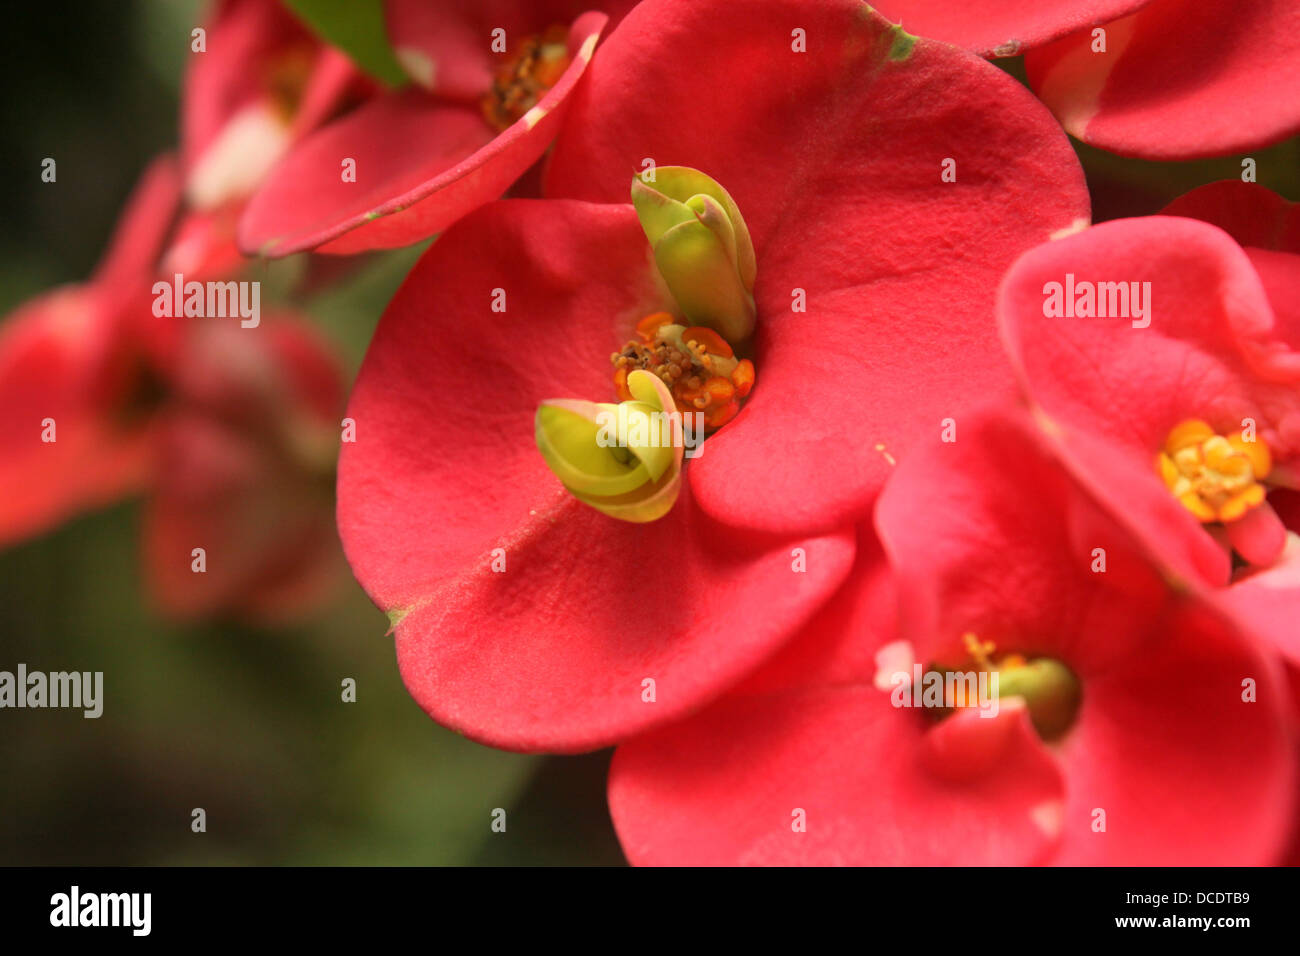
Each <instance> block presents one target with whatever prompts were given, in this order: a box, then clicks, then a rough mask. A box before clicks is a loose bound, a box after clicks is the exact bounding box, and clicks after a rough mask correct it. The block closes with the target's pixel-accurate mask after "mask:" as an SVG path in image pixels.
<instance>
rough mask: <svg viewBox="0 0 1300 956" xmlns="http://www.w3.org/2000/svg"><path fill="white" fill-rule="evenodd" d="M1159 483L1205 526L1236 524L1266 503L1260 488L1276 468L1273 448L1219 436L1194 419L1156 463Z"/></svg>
mask: <svg viewBox="0 0 1300 956" xmlns="http://www.w3.org/2000/svg"><path fill="white" fill-rule="evenodd" d="M1157 466H1158V467H1159V469H1160V477H1162V478H1163V479H1164V481H1165V485H1166V486H1167V487H1168V488H1169V490H1170V491H1171V492H1172V493H1173V495H1174V497H1175V498H1177V499H1178V500H1179V501H1181V502H1182V503H1183V505H1184V507H1186V508H1187V510H1188V511H1190V512H1191V513H1192V514H1194V515H1196V517H1197V518H1198V519H1199V520H1200V521H1201V522H1202V523H1204V524H1210V523H1212V522H1216V521H1219V522H1229V521H1236V520H1237V519H1238V518H1240V517H1242V516H1243V515H1245V514H1246V512H1248V511H1249V510H1251V509H1252V508H1255V507H1258V506H1259V505H1261V504H1263V503H1264V497H1265V494H1266V492H1267V489H1266V488H1265V487H1264V485H1263V484H1262V483H1261V482H1262V480H1263V479H1264V478H1266V477H1267V476H1268V473H1269V471H1271V470H1272V467H1273V456H1272V454H1271V453H1270V452H1269V449H1268V444H1267V443H1266V442H1264V441H1263V440H1262V439H1259V438H1256V437H1255V436H1254V435H1251V436H1250V437H1249V438H1247V437H1246V436H1245V435H1243V434H1240V433H1232V434H1228V435H1220V434H1218V433H1217V432H1215V430H1214V429H1213V428H1212V427H1210V425H1208V424H1207V423H1205V422H1203V421H1201V420H1200V419H1196V418H1191V419H1188V420H1187V421H1185V422H1181V423H1179V424H1178V425H1175V426H1174V428H1173V429H1172V430H1171V431H1170V432H1169V437H1168V438H1166V439H1165V446H1164V448H1163V449H1162V450H1161V452H1160V455H1159V458H1158V460H1157Z"/></svg>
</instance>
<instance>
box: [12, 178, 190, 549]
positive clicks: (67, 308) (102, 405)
mask: <svg viewBox="0 0 1300 956" xmlns="http://www.w3.org/2000/svg"><path fill="white" fill-rule="evenodd" d="M179 195H180V177H179V175H178V171H177V168H176V164H175V162H174V160H172V159H171V158H169V157H167V158H163V159H160V160H158V161H156V162H155V163H154V164H153V165H152V166H151V167H150V168H149V170H148V172H147V173H146V174H145V175H144V176H143V177H142V178H141V181H140V185H139V186H138V187H137V188H136V190H135V192H134V193H133V195H132V197H131V200H130V202H129V204H128V207H127V210H126V212H125V213H124V215H123V218H122V221H121V224H120V225H119V227H118V229H117V232H116V233H115V235H114V237H113V240H112V242H111V244H110V246H109V250H108V252H107V253H106V254H105V256H104V259H103V261H102V263H101V264H100V266H99V268H98V269H97V270H96V272H95V275H94V276H93V277H92V278H91V280H90V281H89V282H87V283H84V284H82V285H75V286H68V287H64V288H62V289H57V290H54V291H52V292H49V293H46V294H44V295H42V296H40V297H38V298H36V299H34V300H32V301H31V302H29V303H27V304H25V305H23V306H22V307H20V308H19V309H18V310H17V311H16V312H15V313H14V314H13V315H12V316H10V317H9V318H7V319H6V320H5V322H4V327H3V332H0V409H2V410H3V418H2V419H0V444H3V447H4V449H5V454H4V459H3V462H0V502H3V505H2V506H0V543H3V544H8V543H10V542H12V541H15V540H18V539H21V538H24V537H28V536H30V535H33V534H38V533H40V532H42V531H45V530H46V529H48V528H50V527H51V526H53V525H55V524H57V523H58V522H60V521H63V520H65V519H66V518H68V517H70V516H71V515H73V514H76V513H78V512H80V511H83V510H86V509H89V508H93V507H96V506H98V505H102V504H104V503H106V502H109V501H112V500H114V499H116V498H118V497H120V496H122V495H125V494H128V493H130V492H132V491H135V490H138V489H139V488H140V487H141V486H142V485H143V483H144V481H145V475H146V472H147V463H148V458H149V441H150V436H151V434H152V433H153V428H154V424H155V419H154V416H153V412H154V410H155V408H154V404H153V396H151V395H150V394H149V391H148V389H147V388H145V387H143V386H144V385H145V383H144V381H143V380H142V378H141V376H140V372H141V370H142V368H143V367H145V366H146V365H148V364H152V363H153V362H155V361H165V360H166V358H165V356H166V355H167V354H169V352H170V350H172V349H173V347H174V345H175V342H176V336H175V333H174V329H171V328H169V327H168V326H167V325H165V324H164V323H160V322H158V321H157V320H156V319H153V318H152V316H151V312H150V308H149V305H150V299H149V297H148V288H149V282H150V281H151V279H152V268H153V263H154V261H155V259H156V257H157V255H158V252H159V249H160V248H161V246H162V244H163V240H164V237H165V235H166V233H167V230H168V229H169V228H170V226H171V221H172V216H173V215H174V213H175V210H176V206H177V202H178V199H179Z"/></svg>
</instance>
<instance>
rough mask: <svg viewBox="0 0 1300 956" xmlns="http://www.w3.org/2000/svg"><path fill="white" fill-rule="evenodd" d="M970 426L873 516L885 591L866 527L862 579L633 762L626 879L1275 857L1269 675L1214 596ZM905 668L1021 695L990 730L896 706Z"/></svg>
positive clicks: (1050, 454) (1278, 740)
mask: <svg viewBox="0 0 1300 956" xmlns="http://www.w3.org/2000/svg"><path fill="white" fill-rule="evenodd" d="M961 428H962V431H961V432H959V434H958V438H957V441H956V442H953V443H943V442H935V443H933V444H932V445H930V446H929V447H927V448H925V449H918V450H917V451H916V452H915V453H914V454H913V455H912V456H911V457H909V459H908V460H907V461H905V462H903V463H902V464H901V465H900V466H899V468H898V470H897V471H896V473H895V475H894V476H893V478H892V479H891V480H890V482H889V484H888V485H887V486H886V489H885V492H884V494H883V495H882V496H881V499H880V503H879V507H878V509H877V515H876V525H877V528H878V529H879V532H880V535H881V538H882V539H883V541H884V545H885V550H886V552H887V554H888V556H889V561H890V564H891V565H892V568H893V570H894V573H895V575H896V577H894V576H891V573H890V568H889V567H887V566H886V565H885V564H884V562H883V561H882V559H881V556H880V552H879V551H878V550H876V549H873V548H872V547H871V543H870V539H871V536H870V533H869V532H866V531H864V532H863V537H864V542H863V546H862V548H861V549H860V551H859V560H858V564H857V566H856V567H855V570H854V574H853V575H852V577H851V578H850V580H849V582H848V583H847V584H846V585H845V586H844V587H843V588H842V589H841V591H840V593H839V594H838V595H837V597H836V598H835V599H834V600H833V601H832V603H831V604H830V605H829V606H828V607H827V608H826V609H825V610H824V611H823V612H822V614H821V615H820V616H819V617H818V618H817V619H815V620H814V621H813V622H812V623H811V624H810V625H809V626H808V627H807V628H806V629H805V631H804V632H803V634H801V635H800V636H799V637H798V638H796V640H795V641H793V642H791V644H790V645H789V646H788V647H787V649H786V650H785V651H784V652H783V653H782V655H781V656H779V657H777V658H775V659H774V660H772V661H771V662H770V663H769V664H768V665H766V666H765V667H764V669H763V670H762V671H761V672H760V673H759V674H757V675H755V676H754V677H753V678H751V679H750V680H749V681H748V682H746V683H745V684H744V685H743V686H742V687H741V688H739V689H737V690H736V691H735V692H733V693H732V694H730V695H729V696H728V697H727V698H725V699H723V700H721V701H719V702H717V703H715V704H714V705H713V706H712V707H710V708H709V709H707V710H705V711H704V712H702V713H700V714H699V715H697V716H694V717H691V718H690V719H688V720H685V721H683V722H681V723H679V724H676V725H674V726H672V727H668V728H664V729H661V730H658V731H655V732H652V733H650V734H647V735H646V736H644V737H641V738H638V739H636V740H634V741H631V742H629V743H625V744H624V745H622V746H621V747H620V748H619V750H618V751H617V752H616V754H615V756H614V762H613V766H612V768H611V771H610V785H609V793H610V808H611V812H612V814H613V818H614V823H615V825H616V827H617V829H618V832H619V837H620V839H621V841H622V843H623V847H624V849H625V851H626V852H627V854H628V856H629V858H630V859H631V860H632V862H634V863H642V864H657V863H672V864H683V863H686V864H691V863H696V864H723V865H727V864H737V863H758V864H791V863H819V864H826V863H851V864H907V865H917V864H921V865H924V864H1031V863H1057V864H1111V865H1123V864H1143V865H1151V864H1157V865H1177V864H1188V863H1195V864H1201V865H1207V864H1222V863H1239V864H1251V863H1256V864H1257V863H1268V862H1273V861H1275V860H1276V859H1277V858H1278V857H1279V855H1280V854H1281V851H1282V843H1283V838H1284V837H1285V835H1286V833H1287V828H1288V824H1289V814H1290V809H1291V807H1292V803H1293V789H1294V766H1293V760H1292V749H1291V737H1290V733H1289V729H1288V720H1289V716H1290V711H1289V705H1288V704H1287V688H1286V681H1285V676H1284V673H1283V671H1282V669H1281V668H1280V667H1279V666H1278V663H1277V661H1276V660H1275V659H1274V658H1273V657H1272V656H1271V655H1269V654H1267V653H1265V652H1261V651H1260V650H1257V649H1256V645H1255V643H1254V642H1253V641H1252V640H1251V639H1250V636H1249V635H1247V634H1245V633H1243V631H1242V629H1241V628H1240V627H1239V626H1238V625H1237V624H1236V623H1234V621H1233V620H1232V618H1230V617H1226V616H1224V615H1222V614H1220V613H1219V612H1218V611H1216V610H1215V609H1214V607H1213V606H1212V605H1211V604H1210V603H1208V602H1207V601H1205V600H1203V599H1202V598H1200V597H1197V596H1195V595H1194V594H1191V593H1183V594H1179V593H1177V592H1174V591H1171V590H1169V589H1168V587H1167V586H1166V585H1165V583H1164V581H1165V579H1168V578H1169V577H1170V576H1171V575H1177V576H1179V577H1182V578H1183V579H1187V578H1189V576H1190V575H1192V574H1193V573H1194V572H1193V569H1192V567H1191V565H1190V564H1189V562H1188V561H1187V560H1186V559H1185V558H1184V559H1180V560H1173V561H1171V560H1167V559H1162V558H1158V557H1156V556H1154V555H1152V554H1151V553H1150V552H1149V551H1148V549H1147V548H1146V547H1145V546H1144V545H1143V544H1140V543H1139V539H1137V538H1135V537H1134V536H1133V535H1132V533H1131V532H1132V529H1131V528H1130V527H1126V526H1125V525H1124V524H1122V523H1120V522H1117V521H1116V520H1115V519H1114V517H1112V516H1111V515H1110V514H1109V513H1108V511H1107V509H1106V508H1105V507H1101V506H1099V502H1098V500H1097V499H1096V497H1095V495H1094V493H1093V492H1092V491H1090V490H1088V489H1087V488H1086V487H1085V486H1083V485H1081V484H1079V483H1077V482H1076V481H1074V480H1073V479H1072V478H1071V477H1070V476H1069V475H1068V473H1067V472H1066V471H1064V470H1063V469H1062V468H1061V467H1060V465H1059V462H1058V459H1057V456H1056V452H1055V450H1054V449H1052V448H1051V447H1049V446H1050V444H1051V439H1050V437H1049V436H1047V435H1045V434H1044V433H1043V432H1041V431H1040V430H1039V429H1038V428H1036V427H1035V425H1034V424H1033V423H1032V422H1031V421H1030V420H1029V419H1028V417H1027V416H1022V415H1021V414H1019V413H1006V414H997V415H992V414H984V415H976V416H966V417H963V418H962V419H961ZM1082 447H1083V449H1084V450H1086V451H1089V452H1092V453H1096V454H1104V452H1105V445H1104V443H1100V442H1094V441H1092V440H1091V439H1087V438H1085V439H1084V440H1083V442H1082ZM1117 474H1118V473H1117ZM1027 490H1032V493H1031V494H1030V493H1026V491H1027ZM1132 504H1133V506H1134V507H1135V508H1140V509H1143V513H1144V514H1146V515H1149V516H1152V517H1153V518H1154V517H1158V518H1159V520H1161V521H1162V522H1164V523H1165V524H1167V525H1168V524H1171V523H1174V522H1176V521H1177V520H1178V519H1179V518H1180V517H1181V515H1180V514H1179V513H1178V509H1179V508H1180V507H1181V506H1179V505H1178V504H1177V503H1176V502H1174V501H1173V499H1171V498H1169V497H1168V496H1167V495H1165V494H1163V492H1162V490H1161V489H1153V488H1151V487H1149V486H1147V485H1144V484H1142V483H1140V482H1139V483H1136V484H1134V485H1133V501H1132ZM1097 548H1101V549H1102V550H1103V551H1104V553H1105V558H1106V564H1105V570H1104V572H1102V573H1099V572H1098V570H1097V569H1098V565H1097V556H1098V552H1097V551H1096V549H1097ZM896 597H897V598H898V603H897V605H896V604H895V598H896ZM895 606H897V607H898V608H899V609H900V614H899V618H898V622H897V625H896V624H895V618H894V609H895ZM969 634H974V635H978V638H977V639H975V640H972V639H969V638H968V639H967V640H963V639H962V637H963V635H969ZM985 642H987V643H985ZM972 656H978V657H982V658H983V659H984V662H983V663H980V662H979V661H978V660H975V661H973V660H972V659H971V658H972ZM913 662H915V663H917V664H920V665H923V666H924V665H928V666H925V667H924V670H925V671H926V672H927V673H928V672H931V671H934V672H938V673H944V674H945V676H946V673H947V672H948V671H955V672H967V673H971V672H973V670H972V669H980V670H984V671H985V672H986V673H991V670H992V669H996V670H998V671H999V672H1000V676H1001V685H1002V687H1001V692H1002V693H1003V694H1007V692H1008V690H1009V689H1011V687H1012V686H1015V689H1016V691H1017V693H1018V695H1020V696H1017V697H1014V698H1010V699H1005V700H1001V701H1000V702H999V704H1000V706H999V707H998V708H997V709H996V711H995V710H994V709H993V708H991V707H989V708H987V711H988V713H990V714H992V716H991V717H989V716H984V715H982V713H981V708H983V707H984V704H985V703H986V702H987V701H988V700H992V698H991V697H990V698H987V700H986V699H985V698H984V697H981V698H980V706H979V707H976V706H970V704H971V700H970V698H968V697H967V698H964V699H957V698H956V695H954V699H953V702H954V703H956V704H957V706H955V707H952V708H949V709H948V710H946V711H940V712H937V713H936V712H935V711H933V710H931V711H928V712H926V711H922V710H916V709H913V708H912V707H909V706H898V705H899V704H904V705H906V704H908V703H914V702H915V697H914V696H913V693H912V692H911V691H912V688H911V686H909V684H908V681H909V679H910V678H911V677H912V675H913V674H914V673H915V672H914V671H913V670H912V665H913ZM900 673H901V675H902V677H896V676H895V675H896V674H900ZM1247 677H1248V678H1250V679H1251V680H1252V681H1253V682H1254V684H1253V685H1252V687H1253V688H1254V689H1255V691H1256V692H1257V697H1255V698H1254V699H1253V700H1252V701H1251V702H1247V697H1246V695H1245V692H1244V691H1243V678H1247ZM990 681H991V678H990ZM1016 682H1018V684H1017V683H1016ZM923 683H924V681H923ZM954 686H956V685H954ZM900 691H901V692H900ZM963 703H965V704H967V706H962V704H963ZM936 717H939V718H940V719H936ZM1045 741H1046V742H1045Z"/></svg>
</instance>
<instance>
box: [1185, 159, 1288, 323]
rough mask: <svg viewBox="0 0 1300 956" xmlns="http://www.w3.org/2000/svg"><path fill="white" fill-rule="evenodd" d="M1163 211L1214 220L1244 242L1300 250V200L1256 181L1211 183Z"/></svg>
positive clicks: (1258, 245)
mask: <svg viewBox="0 0 1300 956" xmlns="http://www.w3.org/2000/svg"><path fill="white" fill-rule="evenodd" d="M1160 215H1162V216H1184V217H1186V218H1188V219H1200V220H1202V221H1203V222H1209V223H1213V224H1214V225H1216V226H1218V227H1219V228H1220V229H1222V230H1223V231H1224V232H1226V233H1227V234H1228V235H1230V236H1232V238H1234V239H1236V240H1237V242H1238V243H1240V244H1241V245H1243V246H1254V247H1256V248H1259V249H1276V250H1277V251H1279V252H1295V253H1300V203H1293V202H1288V201H1287V200H1285V199H1283V198H1282V197H1281V196H1279V195H1278V194H1277V193H1275V192H1273V190H1271V189H1267V188H1265V187H1264V186H1260V185H1259V184H1257V183H1243V182H1241V181H1239V180H1236V179H1225V180H1222V181H1220V182H1217V183H1210V184H1208V185H1206V186H1201V187H1200V188H1198V189H1193V190H1192V191H1191V192H1189V193H1184V194H1183V195H1182V196H1179V197H1178V198H1177V199H1175V200H1174V201H1173V202H1171V203H1170V204H1169V205H1168V206H1166V207H1165V208H1164V209H1163V210H1161V212H1160ZM1275 305H1276V303H1275Z"/></svg>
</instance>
